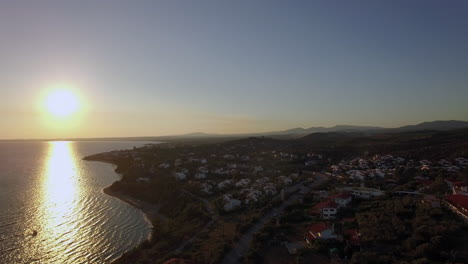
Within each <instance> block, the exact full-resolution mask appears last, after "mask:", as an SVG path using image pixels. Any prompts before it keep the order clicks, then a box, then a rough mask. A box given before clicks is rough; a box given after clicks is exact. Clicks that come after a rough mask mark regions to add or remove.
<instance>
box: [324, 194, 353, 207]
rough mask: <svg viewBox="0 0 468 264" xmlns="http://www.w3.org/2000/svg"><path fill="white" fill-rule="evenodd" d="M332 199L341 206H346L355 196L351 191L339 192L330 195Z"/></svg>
mask: <svg viewBox="0 0 468 264" xmlns="http://www.w3.org/2000/svg"><path fill="white" fill-rule="evenodd" d="M328 198H329V199H330V200H333V201H335V203H337V204H338V205H339V207H346V206H348V204H350V203H351V201H352V198H353V196H352V195H351V194H349V193H339V194H335V195H332V196H330V197H328Z"/></svg>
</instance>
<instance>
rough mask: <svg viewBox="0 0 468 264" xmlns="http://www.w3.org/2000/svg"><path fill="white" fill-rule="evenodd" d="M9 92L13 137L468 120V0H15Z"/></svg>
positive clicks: (3, 21)
mask: <svg viewBox="0 0 468 264" xmlns="http://www.w3.org/2000/svg"><path fill="white" fill-rule="evenodd" d="M57 83H66V84H68V85H69V86H70V87H73V89H74V90H75V92H77V93H78V94H79V95H80V97H81V98H82V100H83V111H82V115H81V117H80V118H79V120H78V119H77V118H76V119H74V121H73V123H74V124H70V122H68V123H64V124H61V123H57V124H51V122H50V120H49V122H47V121H44V120H45V119H47V117H44V116H43V115H44V114H43V113H41V110H40V109H41V107H43V106H42V105H41V104H42V101H41V100H43V99H42V97H43V95H44V93H46V91H47V89H49V88H50V87H51V86H53V85H55V84H57ZM0 89H1V99H2V100H1V103H0V122H1V123H0V124H1V126H0V128H1V129H0V138H49V137H103V136H146V135H148V136H149V135H167V134H179V133H188V132H196V131H204V132H214V133H236V132H253V131H269V130H278V129H286V128H292V127H298V126H301V127H310V126H331V125H335V124H357V125H380V126H390V127H393V126H399V125H405V124H412V123H418V122H422V121H430V120H436V119H459V120H468V101H467V99H468V1H463V0H452V1H442V0H440V1H429V0H421V1H408V0H403V1H395V0H393V1H378V0H369V1H344V0H343V1H332V0H325V1H272V0H268V1H254V0H247V1H238V0H236V1H221V0H214V1H189V0H186V1H177V0H170V1H155V0H151V1H143V0H138V1H131V0H128V1H117V0H108V1H106V0H101V1H96V0H93V1H66V0H62V1H40V0H39V1H38V0H31V1H1V2H0Z"/></svg>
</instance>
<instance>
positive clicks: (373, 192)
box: [342, 187, 384, 199]
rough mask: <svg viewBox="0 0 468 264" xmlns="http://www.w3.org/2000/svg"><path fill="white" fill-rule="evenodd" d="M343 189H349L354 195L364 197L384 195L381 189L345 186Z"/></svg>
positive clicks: (370, 197)
mask: <svg viewBox="0 0 468 264" xmlns="http://www.w3.org/2000/svg"><path fill="white" fill-rule="evenodd" d="M342 190H345V191H349V193H350V194H351V195H352V196H355V197H359V198H362V199H372V198H374V197H379V196H382V195H384V192H382V191H381V190H377V189H373V188H366V187H345V188H342Z"/></svg>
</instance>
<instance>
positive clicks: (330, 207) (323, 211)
mask: <svg viewBox="0 0 468 264" xmlns="http://www.w3.org/2000/svg"><path fill="white" fill-rule="evenodd" d="M338 208H339V205H338V204H337V203H335V202H334V201H325V202H321V203H318V204H316V205H315V206H314V207H312V213H314V214H318V215H320V218H322V219H334V218H335V217H336V214H337V213H338Z"/></svg>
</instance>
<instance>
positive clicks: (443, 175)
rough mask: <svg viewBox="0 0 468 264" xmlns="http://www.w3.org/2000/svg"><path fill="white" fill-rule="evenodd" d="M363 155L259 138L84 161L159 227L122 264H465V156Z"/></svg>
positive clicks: (160, 147) (156, 147)
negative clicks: (107, 175) (104, 167)
mask: <svg viewBox="0 0 468 264" xmlns="http://www.w3.org/2000/svg"><path fill="white" fill-rule="evenodd" d="M308 150H309V151H308ZM337 151H341V150H340V149H339V148H337ZM374 152H375V151H374ZM361 153H362V155H355V153H352V154H351V155H349V154H346V155H336V153H333V152H330V151H324V150H323V148H316V147H310V148H309V149H308V146H307V145H304V144H299V145H298V143H297V142H291V141H289V140H275V139H270V138H264V137H255V138H254V137H252V138H246V139H240V140H233V141H226V142H215V143H209V144H207V143H204V144H192V143H190V142H189V143H178V142H174V143H162V144H148V145H146V146H145V147H142V148H135V149H132V150H121V151H112V152H108V153H101V154H97V155H93V156H90V157H87V158H86V159H88V160H97V161H105V162H110V163H113V164H116V165H117V169H116V171H117V172H119V173H121V174H122V180H120V181H118V182H116V183H114V184H113V185H112V186H110V187H109V188H107V189H106V192H107V193H108V194H111V195H114V196H116V197H119V198H121V199H123V200H124V201H127V202H129V203H130V204H132V205H134V206H137V207H139V208H141V209H142V210H143V211H145V213H146V214H147V215H148V217H150V219H151V221H152V223H153V226H154V231H153V232H154V234H153V238H152V240H151V241H147V242H145V243H144V244H142V245H140V247H138V248H137V249H135V250H133V251H131V252H128V253H126V254H125V255H124V256H122V258H120V259H119V260H117V261H116V263H127V262H129V261H132V262H133V263H145V260H146V261H153V262H154V261H155V260H157V261H158V262H160V263H446V262H447V261H448V262H450V263H457V262H460V261H461V262H463V259H465V258H466V257H467V253H468V247H467V245H468V243H466V241H468V230H467V228H466V223H468V211H467V210H468V190H467V188H468V159H467V158H466V156H464V155H460V156H453V155H454V154H457V153H452V154H451V155H450V156H448V157H447V156H443V155H444V154H443V152H441V154H440V155H439V156H438V155H434V152H431V155H427V156H428V157H425V156H423V155H420V154H419V152H418V154H417V155H416V156H419V158H415V155H414V153H410V152H408V153H407V154H408V155H406V156H405V155H394V154H389V153H385V152H380V153H368V151H364V152H361ZM429 157H430V158H429ZM162 238H164V239H162ZM405 261H407V262H405Z"/></svg>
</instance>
